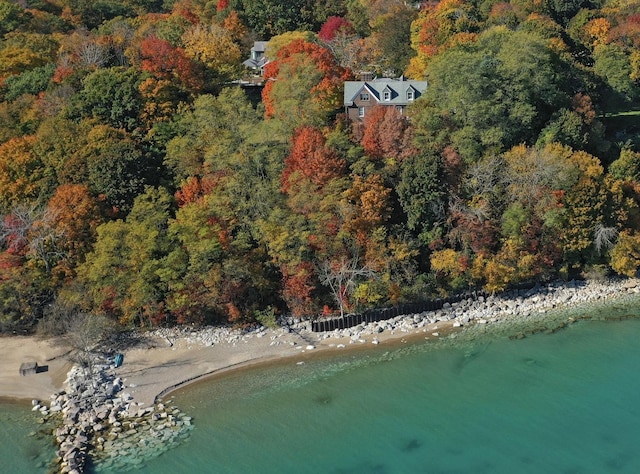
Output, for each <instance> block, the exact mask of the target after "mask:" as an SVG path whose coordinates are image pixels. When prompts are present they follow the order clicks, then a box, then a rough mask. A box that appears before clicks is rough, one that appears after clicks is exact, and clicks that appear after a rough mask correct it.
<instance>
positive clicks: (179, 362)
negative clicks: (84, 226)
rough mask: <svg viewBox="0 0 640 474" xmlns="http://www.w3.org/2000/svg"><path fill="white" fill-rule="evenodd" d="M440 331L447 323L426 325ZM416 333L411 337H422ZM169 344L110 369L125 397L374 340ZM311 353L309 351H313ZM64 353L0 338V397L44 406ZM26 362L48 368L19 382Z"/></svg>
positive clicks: (142, 349) (134, 353)
mask: <svg viewBox="0 0 640 474" xmlns="http://www.w3.org/2000/svg"><path fill="white" fill-rule="evenodd" d="M433 327H439V329H437V330H440V331H442V329H445V327H449V328H450V327H451V323H449V324H446V323H444V324H443V323H440V324H439V325H438V324H434V325H431V328H430V329H425V330H426V331H431V330H432V328H433ZM425 330H421V331H419V332H418V334H413V336H415V337H420V338H422V337H424V332H425ZM169 333H170V334H171V335H170V337H169V338H167V337H165V336H164V335H161V334H159V332H158V331H154V332H151V333H149V334H148V335H146V336H145V337H144V338H143V341H141V342H139V343H138V344H137V345H136V346H134V347H132V348H129V349H127V350H125V351H124V352H123V353H124V364H123V365H122V366H121V367H119V368H117V369H113V370H114V373H115V375H117V376H118V377H121V378H122V379H123V381H124V383H125V386H126V392H128V393H129V394H131V395H132V396H133V400H134V401H136V402H137V403H138V404H141V405H145V406H149V405H151V404H153V402H154V400H155V398H156V397H157V396H158V395H159V394H161V393H162V392H163V391H166V390H167V389H170V388H173V387H177V386H181V385H183V384H185V383H188V382H190V381H193V380H196V379H198V378H202V377H204V376H207V375H211V374H214V373H221V372H223V371H226V370H232V369H235V368H239V367H245V366H247V365H250V364H255V363H261V362H266V361H273V360H276V359H285V358H292V364H295V363H297V362H298V361H301V360H304V358H307V357H312V356H313V354H315V353H319V352H323V351H327V350H348V349H351V348H355V347H362V346H363V345H366V344H371V343H372V341H373V339H374V337H373V336H369V337H364V338H363V339H359V340H358V341H357V342H355V343H354V341H352V340H350V338H348V337H343V338H329V339H323V340H317V341H313V342H310V341H309V336H310V335H305V337H304V338H303V337H302V336H300V335H298V334H295V333H288V332H286V331H284V330H267V331H259V332H249V333H245V334H241V333H239V332H234V331H230V332H229V334H228V335H226V336H225V337H224V339H225V340H224V341H221V342H218V343H216V344H213V345H207V344H205V343H203V342H202V340H199V339H201V338H198V337H197V335H198V334H199V333H198V332H197V331H193V332H191V331H184V330H183V331H169ZM177 334H179V335H177ZM411 336H412V335H411V334H407V333H404V332H398V333H394V334H392V333H391V332H388V333H386V334H380V335H376V336H375V339H376V341H377V342H378V343H380V344H383V343H384V342H385V341H390V340H397V341H400V340H402V339H403V338H410V337H411ZM312 347H313V348H312ZM67 352H68V348H66V347H64V346H62V345H60V342H59V341H58V342H56V341H46V340H42V339H39V338H37V337H28V336H21V337H3V338H0V357H2V361H3V362H2V364H1V366H0V397H3V398H13V399H24V400H32V399H38V400H48V399H49V397H50V395H51V394H52V393H54V392H57V391H59V390H61V389H62V388H63V382H64V380H65V378H66V374H67V372H68V370H69V369H70V368H71V366H72V364H71V362H70V361H69V359H68V355H65V354H66V353H67ZM27 361H35V362H38V365H39V366H44V365H48V369H47V370H46V371H43V372H40V373H37V374H31V375H27V376H21V375H20V374H19V368H20V364H21V363H23V362H27Z"/></svg>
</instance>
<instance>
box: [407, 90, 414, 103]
mask: <svg viewBox="0 0 640 474" xmlns="http://www.w3.org/2000/svg"><path fill="white" fill-rule="evenodd" d="M413 98H414V96H413V90H411V89H409V90H408V91H407V101H409V102H411V101H412V100H413Z"/></svg>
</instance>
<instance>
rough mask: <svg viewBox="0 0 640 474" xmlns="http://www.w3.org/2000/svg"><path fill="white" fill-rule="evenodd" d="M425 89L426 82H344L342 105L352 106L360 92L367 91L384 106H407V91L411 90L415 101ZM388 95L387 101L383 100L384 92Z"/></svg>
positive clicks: (384, 79)
mask: <svg viewBox="0 0 640 474" xmlns="http://www.w3.org/2000/svg"><path fill="white" fill-rule="evenodd" d="M426 89H427V81H413V80H406V79H404V78H402V77H401V78H398V79H389V78H383V79H373V80H371V81H346V82H345V83H344V105H346V106H350V105H353V102H354V101H355V100H356V98H357V97H358V95H359V94H360V92H362V91H367V92H369V94H371V96H373V97H374V98H375V99H376V100H377V101H378V102H380V103H382V104H385V105H407V104H408V103H409V102H410V101H408V100H407V91H409V90H413V92H414V97H413V98H414V99H417V98H418V97H420V95H422V93H423V92H424V91H425V90H426ZM385 91H388V92H389V93H390V97H389V100H384V92H385Z"/></svg>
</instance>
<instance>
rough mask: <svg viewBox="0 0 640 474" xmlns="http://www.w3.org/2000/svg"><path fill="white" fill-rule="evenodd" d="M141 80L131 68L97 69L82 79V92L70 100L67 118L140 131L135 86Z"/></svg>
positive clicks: (137, 98)
mask: <svg viewBox="0 0 640 474" xmlns="http://www.w3.org/2000/svg"><path fill="white" fill-rule="evenodd" d="M142 79H143V77H142V76H141V75H140V73H139V72H138V71H136V70H135V69H133V68H131V69H125V68H122V67H112V68H107V69H98V70H96V71H95V72H93V73H91V74H89V75H88V76H87V77H86V78H85V79H83V81H82V90H81V91H80V92H79V93H78V94H76V95H74V96H73V98H72V102H71V105H70V107H69V111H68V114H69V116H70V117H73V118H94V119H96V120H98V121H99V122H101V123H103V124H105V125H110V126H112V127H114V128H123V129H126V130H128V131H132V130H134V129H136V128H138V127H139V114H140V110H141V108H142V105H143V104H142V99H141V97H140V92H139V89H138V86H139V85H140V82H141V81H142Z"/></svg>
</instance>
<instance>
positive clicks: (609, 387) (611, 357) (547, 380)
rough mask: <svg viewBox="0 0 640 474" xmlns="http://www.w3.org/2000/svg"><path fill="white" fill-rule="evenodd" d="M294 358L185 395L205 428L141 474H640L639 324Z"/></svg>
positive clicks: (625, 310) (179, 399)
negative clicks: (513, 337)
mask: <svg viewBox="0 0 640 474" xmlns="http://www.w3.org/2000/svg"><path fill="white" fill-rule="evenodd" d="M639 308H640V307H639V306H638V305H637V304H634V305H633V307H624V306H617V307H613V306H610V307H608V308H607V309H606V310H600V313H601V314H604V313H602V312H603V311H604V312H605V313H606V314H607V315H610V314H612V313H617V314H619V315H622V314H629V313H630V312H633V313H636V314H637V313H638V312H640V311H639V310H638V309H639ZM494 332H495V331H494ZM337 352H338V351H337ZM297 362H298V360H297V359H294V360H290V361H287V362H286V363H285V364H280V365H271V366H262V367H256V368H251V369H246V370H243V371H240V372H235V373H231V374H228V375H226V376H224V377H218V378H215V379H210V380H207V381H204V382H201V383H198V384H195V385H191V386H189V387H187V388H185V389H184V390H182V391H180V392H176V393H175V394H174V396H173V397H171V398H172V399H173V402H174V403H175V404H176V405H177V406H178V407H180V408H181V409H182V410H183V411H185V412H187V413H188V414H189V415H191V416H193V417H194V421H195V423H196V427H195V429H194V430H193V431H192V434H191V437H190V438H189V440H188V441H187V442H186V443H185V444H183V445H182V446H180V447H178V448H176V449H173V450H171V451H169V452H167V453H166V454H164V455H162V456H161V457H159V458H157V459H155V460H153V461H151V462H149V463H147V465H146V466H145V467H144V468H142V469H141V470H140V471H137V472H140V473H145V474H146V473H154V474H163V473H172V474H174V473H182V472H194V473H195V472H210V473H254V472H255V473H474V474H475V473H483V472H486V473H609V472H611V473H618V472H620V473H638V472H640V450H638V443H639V442H640V403H638V397H639V395H640V370H639V368H640V320H626V321H620V322H600V321H583V322H579V323H576V324H573V325H570V326H569V327H568V328H566V329H564V330H562V331H559V332H555V333H553V334H544V333H542V334H537V335H535V336H530V337H527V338H525V339H520V340H516V339H513V340H512V339H509V338H508V337H506V336H505V335H504V334H501V335H499V336H498V335H494V336H483V337H479V338H475V340H466V341H462V340H461V336H460V335H458V336H456V339H454V340H453V341H449V342H447V343H440V344H433V343H431V344H424V343H416V344H412V345H403V346H393V347H381V346H372V347H371V349H370V350H367V351H358V352H354V351H348V352H346V351H345V352H341V353H340V352H338V354H335V355H334V354H332V355H331V356H322V357H316V358H313V359H307V360H305V364H303V365H298V364H297ZM0 409H1V410H3V413H4V410H5V408H4V406H3V407H1V408H0ZM3 421H4V418H3ZM3 424H4V423H3ZM2 436H3V438H4V437H5V436H6V433H5V432H2ZM23 441H24V440H22V441H17V446H16V447H15V448H13V450H12V451H11V452H19V451H18V450H19V449H20V450H24V448H23V446H22V442H23ZM2 444H3V443H0V455H2V454H3V453H4V451H3V449H4V448H3V447H2ZM2 458H3V459H6V454H5V456H2ZM2 472H5V471H4V469H2ZM7 472H38V471H37V470H35V469H34V470H32V471H26V470H22V471H20V470H15V471H14V470H12V471H7Z"/></svg>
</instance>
